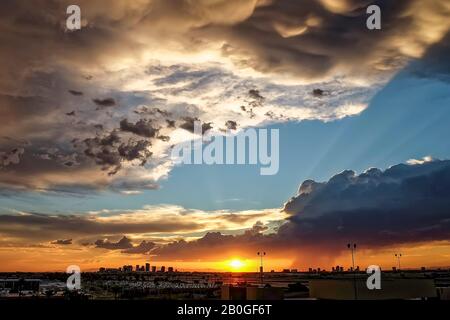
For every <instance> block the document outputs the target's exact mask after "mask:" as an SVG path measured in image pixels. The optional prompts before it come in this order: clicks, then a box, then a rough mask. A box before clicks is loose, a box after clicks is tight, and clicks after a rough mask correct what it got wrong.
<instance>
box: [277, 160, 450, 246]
mask: <svg viewBox="0 0 450 320" xmlns="http://www.w3.org/2000/svg"><path fill="white" fill-rule="evenodd" d="M449 190H450V161H448V160H446V161H432V162H426V163H423V164H415V165H407V164H399V165H396V166H393V167H391V168H389V169H387V170H386V171H381V170H378V169H370V170H368V171H366V172H364V173H362V174H360V175H356V174H355V173H354V172H353V171H344V172H342V173H340V174H338V175H335V176H334V177H332V178H331V179H330V180H329V181H328V182H326V183H315V182H313V181H307V182H305V183H303V184H302V186H301V187H300V190H299V194H298V195H297V196H296V197H294V198H292V199H291V200H289V201H288V202H287V203H286V204H285V207H284V210H285V211H286V212H288V213H291V214H292V217H291V218H290V221H289V223H287V224H286V225H284V226H282V227H281V228H280V231H279V235H280V236H283V237H286V236H288V237H289V236H292V237H296V238H298V239H299V241H301V242H303V243H305V242H306V243H311V244H313V243H321V242H324V243H332V242H333V241H336V242H339V241H340V242H343V241H346V239H349V238H351V239H355V240H358V242H359V243H361V244H364V245H367V246H371V247H377V246H385V245H392V244H396V243H411V242H420V241H431V240H448V239H450V214H449V212H450V197H449V196H450V191H449Z"/></svg>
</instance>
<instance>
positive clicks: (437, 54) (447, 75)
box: [407, 32, 450, 82]
mask: <svg viewBox="0 0 450 320" xmlns="http://www.w3.org/2000/svg"><path fill="white" fill-rule="evenodd" d="M449 57H450V32H449V33H447V35H446V36H445V38H444V39H442V41H440V42H439V43H437V44H435V45H433V46H431V47H430V48H429V49H428V50H427V52H426V53H425V55H424V57H423V58H422V59H420V60H419V61H416V62H415V63H412V64H411V65H410V66H409V67H408V68H407V71H410V72H413V73H414V74H416V75H418V76H420V77H426V78H438V79H441V80H444V81H447V82H450V59H449Z"/></svg>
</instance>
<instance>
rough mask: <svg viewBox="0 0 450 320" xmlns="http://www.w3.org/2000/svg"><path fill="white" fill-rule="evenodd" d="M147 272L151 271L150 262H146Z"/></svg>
mask: <svg viewBox="0 0 450 320" xmlns="http://www.w3.org/2000/svg"><path fill="white" fill-rule="evenodd" d="M145 272H150V263H146V264H145Z"/></svg>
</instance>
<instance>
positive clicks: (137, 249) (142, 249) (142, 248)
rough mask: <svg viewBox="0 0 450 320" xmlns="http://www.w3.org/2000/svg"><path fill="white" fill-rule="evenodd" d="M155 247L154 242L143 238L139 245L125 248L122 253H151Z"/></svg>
mask: <svg viewBox="0 0 450 320" xmlns="http://www.w3.org/2000/svg"><path fill="white" fill-rule="evenodd" d="M154 247H155V243H154V242H147V241H145V240H142V242H141V243H140V244H138V245H137V246H134V247H132V248H128V249H126V250H123V251H122V253H129V254H146V253H149V252H150V250H152V249H153V248H154Z"/></svg>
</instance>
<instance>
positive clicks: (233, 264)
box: [229, 259, 245, 270]
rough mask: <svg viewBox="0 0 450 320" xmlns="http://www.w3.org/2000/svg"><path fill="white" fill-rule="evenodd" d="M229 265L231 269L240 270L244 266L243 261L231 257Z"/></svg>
mask: <svg viewBox="0 0 450 320" xmlns="http://www.w3.org/2000/svg"><path fill="white" fill-rule="evenodd" d="M229 266H230V267H231V269H233V270H242V268H243V267H244V266H245V263H244V262H243V261H242V260H239V259H233V260H231V261H230V262H229Z"/></svg>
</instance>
